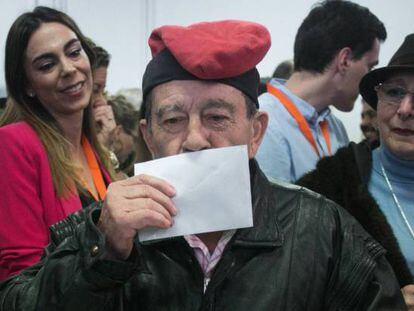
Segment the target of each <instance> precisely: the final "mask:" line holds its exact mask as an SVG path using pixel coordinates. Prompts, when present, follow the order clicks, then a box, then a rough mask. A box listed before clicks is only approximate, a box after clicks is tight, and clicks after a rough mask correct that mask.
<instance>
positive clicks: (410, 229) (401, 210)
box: [380, 160, 414, 239]
mask: <svg viewBox="0 0 414 311" xmlns="http://www.w3.org/2000/svg"><path fill="white" fill-rule="evenodd" d="M380 164H381V170H382V174H383V175H384V179H385V181H386V182H387V185H388V188H389V189H390V191H391V194H392V197H393V199H394V202H395V205H396V206H397V208H398V211H399V212H400V214H401V216H402V218H403V219H404V222H405V224H406V226H407V228H408V230H409V231H410V233H411V236H412V237H413V239H414V230H413V228H412V227H411V225H410V223H409V222H408V219H407V216H406V215H405V213H404V210H403V208H402V206H401V205H400V202H399V201H398V199H397V196H396V195H395V193H394V190H393V189H392V186H391V183H390V180H389V179H388V176H387V172H386V171H385V168H384V165H383V164H382V161H381V160H380Z"/></svg>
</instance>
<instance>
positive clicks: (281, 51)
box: [0, 0, 414, 141]
mask: <svg viewBox="0 0 414 311" xmlns="http://www.w3.org/2000/svg"><path fill="white" fill-rule="evenodd" d="M315 2H316V1H315V0H291V1H286V0H256V1H252V0H227V1H223V0H174V1H173V0H118V1H114V0H0V8H1V9H0V96H4V94H5V93H4V92H5V91H4V44H5V40H6V36H7V32H8V29H9V28H10V26H11V24H12V22H13V21H14V19H15V18H16V17H17V16H18V15H19V14H21V13H23V12H25V11H27V10H31V9H32V8H33V7H34V6H36V5H46V6H51V7H55V8H57V9H60V10H62V11H65V12H66V13H68V14H69V15H70V16H72V17H73V18H74V19H75V21H76V22H77V23H78V25H79V26H80V28H81V29H82V31H83V32H84V33H85V34H86V35H87V36H89V37H91V38H92V39H93V40H95V41H96V42H97V43H98V44H99V45H102V46H103V47H104V48H105V49H107V50H108V51H109V52H110V54H111V55H112V62H111V65H110V69H109V75H108V86H107V88H108V90H109V92H111V93H114V92H116V91H117V90H119V89H120V88H125V87H137V86H140V84H141V77H142V74H143V72H144V69H145V65H146V63H147V62H148V60H149V59H150V52H149V49H148V46H147V43H146V42H147V38H148V36H149V34H150V32H151V30H152V29H153V28H155V27H157V26H160V25H164V24H179V25H187V24H190V23H194V22H199V21H208V20H217V19H229V18H230V19H245V20H251V21H255V22H259V23H261V24H263V25H265V26H266V27H268V29H269V30H270V33H271V35H272V47H271V49H270V51H269V53H268V54H267V56H266V57H265V59H264V60H263V61H262V62H261V63H260V64H259V66H258V69H259V72H260V74H261V75H262V76H269V75H271V74H272V72H273V70H274V68H275V66H276V65H277V64H278V63H279V62H281V61H283V60H285V59H289V58H292V53H293V41H294V37H295V34H296V30H297V28H298V27H299V25H300V23H301V21H302V19H303V18H304V17H305V16H306V15H307V13H308V12H309V10H310V8H311V7H312V5H313V4H314V3H315ZM355 2H357V3H359V4H360V5H363V6H366V7H368V8H369V9H370V10H371V11H372V12H373V13H374V14H376V15H377V16H378V17H379V18H380V19H381V20H382V21H383V22H384V24H385V26H386V28H387V31H388V39H387V41H386V42H385V43H384V44H383V46H382V49H381V52H380V66H383V65H386V64H387V62H388V60H389V59H390V58H391V56H392V54H393V53H394V52H395V50H396V49H397V47H398V46H399V45H400V44H401V42H402V41H403V39H404V37H405V35H406V34H408V33H412V32H414V23H413V20H414V1H413V0H395V1H389V0H355ZM360 110H361V106H360V103H359V101H358V102H357V104H356V106H355V108H354V110H353V111H352V112H351V113H341V112H337V111H335V114H337V115H338V116H339V117H340V118H341V119H342V120H343V122H344V124H345V126H346V128H347V130H348V134H349V136H350V138H351V139H352V140H355V141H358V140H359V139H360V137H361V133H360V131H359V127H358V124H359V119H360V117H359V114H360Z"/></svg>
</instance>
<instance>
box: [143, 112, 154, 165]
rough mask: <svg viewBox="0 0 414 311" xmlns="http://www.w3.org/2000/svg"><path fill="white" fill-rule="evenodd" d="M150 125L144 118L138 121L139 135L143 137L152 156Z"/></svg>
mask: <svg viewBox="0 0 414 311" xmlns="http://www.w3.org/2000/svg"><path fill="white" fill-rule="evenodd" d="M150 127H151V125H149V124H148V122H147V120H146V119H141V120H140V121H139V129H140V131H141V135H142V137H143V138H144V141H145V144H146V145H147V147H148V150H149V151H150V152H151V156H152V158H154V150H155V149H154V145H153V142H152V133H151V128H150Z"/></svg>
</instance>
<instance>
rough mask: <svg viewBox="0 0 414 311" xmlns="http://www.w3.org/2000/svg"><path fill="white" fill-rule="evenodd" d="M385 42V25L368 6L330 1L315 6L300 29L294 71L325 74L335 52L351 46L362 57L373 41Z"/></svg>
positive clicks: (339, 0)
mask: <svg viewBox="0 0 414 311" xmlns="http://www.w3.org/2000/svg"><path fill="white" fill-rule="evenodd" d="M376 38H377V39H378V40H379V41H384V40H385V39H386V38H387V31H386V30H385V26H384V24H383V23H382V22H381V21H380V20H379V19H378V18H377V17H376V16H375V15H374V14H372V13H371V12H370V11H369V10H368V9H367V8H365V7H362V6H360V5H358V4H355V3H352V2H349V1H344V0H330V1H329V0H327V1H324V2H322V3H319V4H318V5H317V6H316V7H314V8H313V9H312V10H311V11H310V13H309V15H308V16H307V17H306V18H305V19H304V20H303V22H302V24H301V26H300V27H299V29H298V32H297V34H296V39H295V47H294V65H295V71H303V70H305V71H312V72H318V73H322V72H323V71H324V70H325V69H326V67H327V66H328V65H329V64H330V63H331V62H332V60H333V59H334V57H335V55H336V53H337V52H338V51H339V50H341V49H342V48H345V47H349V48H350V49H351V50H352V53H353V58H354V59H360V58H361V57H362V56H363V55H364V54H365V53H366V52H367V51H369V50H370V49H371V48H372V46H373V44H374V40H375V39H376Z"/></svg>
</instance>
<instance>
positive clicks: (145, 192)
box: [123, 184, 177, 215]
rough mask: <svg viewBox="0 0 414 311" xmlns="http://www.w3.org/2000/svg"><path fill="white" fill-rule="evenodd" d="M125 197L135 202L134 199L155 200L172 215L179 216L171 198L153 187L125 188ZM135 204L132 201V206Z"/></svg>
mask: <svg viewBox="0 0 414 311" xmlns="http://www.w3.org/2000/svg"><path fill="white" fill-rule="evenodd" d="M123 195H124V198H125V199H128V200H133V199H138V198H141V199H148V200H153V201H154V202H156V203H158V204H159V205H161V206H163V207H164V208H165V209H167V211H168V212H169V213H170V214H171V215H176V214H177V209H176V208H175V206H174V203H173V201H172V200H171V198H170V197H169V196H167V195H166V194H164V193H163V192H161V191H159V190H158V189H156V188H154V187H152V186H149V185H146V184H143V185H134V186H128V187H125V188H124V193H123ZM133 203H134V201H131V204H133ZM148 204H150V203H148Z"/></svg>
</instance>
